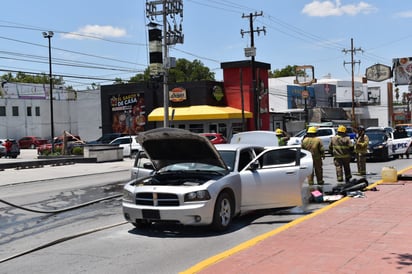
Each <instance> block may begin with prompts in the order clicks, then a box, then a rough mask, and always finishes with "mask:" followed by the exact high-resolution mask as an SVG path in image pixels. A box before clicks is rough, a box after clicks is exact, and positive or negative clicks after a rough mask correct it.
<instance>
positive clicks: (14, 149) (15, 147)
mask: <svg viewBox="0 0 412 274" xmlns="http://www.w3.org/2000/svg"><path fill="white" fill-rule="evenodd" d="M6 140H9V141H10V142H11V143H12V145H11V151H10V153H9V154H7V151H6V147H5V145H4V144H5V143H6ZM0 146H2V147H3V148H4V155H2V153H1V152H0V157H2V156H3V157H9V158H17V156H19V155H20V147H19V143H18V142H17V141H16V140H14V139H0ZM2 150H3V149H1V151H2Z"/></svg>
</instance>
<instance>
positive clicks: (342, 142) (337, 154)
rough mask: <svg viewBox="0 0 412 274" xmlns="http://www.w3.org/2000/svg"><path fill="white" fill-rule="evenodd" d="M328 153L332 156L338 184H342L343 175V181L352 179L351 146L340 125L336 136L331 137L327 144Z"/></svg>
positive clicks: (344, 128)
mask: <svg viewBox="0 0 412 274" xmlns="http://www.w3.org/2000/svg"><path fill="white" fill-rule="evenodd" d="M329 151H330V152H331V153H332V155H333V163H334V165H335V167H336V177H337V180H338V182H343V174H345V181H346V182H349V180H350V179H351V178H352V173H351V171H350V159H351V154H352V151H353V145H352V142H351V140H350V138H349V136H346V127H344V126H342V125H341V126H339V127H338V134H337V135H335V136H333V137H332V140H331V142H330V144H329Z"/></svg>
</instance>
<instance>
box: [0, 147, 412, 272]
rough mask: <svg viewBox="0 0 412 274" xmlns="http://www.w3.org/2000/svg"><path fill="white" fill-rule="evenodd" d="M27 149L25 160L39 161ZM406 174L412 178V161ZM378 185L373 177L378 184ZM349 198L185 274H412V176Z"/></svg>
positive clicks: (57, 172)
mask: <svg viewBox="0 0 412 274" xmlns="http://www.w3.org/2000/svg"><path fill="white" fill-rule="evenodd" d="M36 157H37V155H36V154H35V151H34V150H22V155H21V156H20V157H19V158H18V159H4V158H1V159H0V163H2V162H5V161H25V160H27V159H30V160H32V159H36ZM132 165H133V159H130V158H124V160H123V161H116V162H105V163H80V164H70V165H61V166H44V167H40V168H29V169H19V170H16V169H5V170H2V171H0V186H1V185H3V186H4V185H8V184H16V183H22V182H27V181H38V180H46V179H52V178H64V177H72V176H82V175H86V174H87V175H89V174H93V173H104V172H113V171H120V170H130V168H131V167H132ZM398 173H399V174H405V175H409V176H412V166H410V167H408V168H406V169H403V170H400V171H399V172H398ZM371 183H372V182H371ZM368 189H369V190H368V191H365V192H363V193H362V195H357V196H355V197H345V198H343V199H341V200H339V201H337V202H334V203H331V204H329V205H327V206H325V207H323V208H322V209H320V210H317V211H315V212H314V213H311V214H309V215H306V216H303V217H301V218H298V219H296V220H294V221H292V222H290V223H288V224H286V225H284V226H281V227H279V228H277V229H275V230H273V231H270V232H268V233H266V234H263V235H260V236H258V237H256V238H253V239H251V240H249V241H247V242H244V243H242V244H240V245H238V246H236V247H233V248H231V249H228V250H227V251H225V252H222V253H220V254H216V255H215V256H213V257H211V258H208V259H206V260H204V261H202V262H199V263H198V264H196V265H194V266H192V267H191V268H189V269H187V270H186V271H184V272H182V273H203V274H207V273H213V274H214V273H226V274H231V273H233V274H242V273H244V274H253V273H294V274H298V273H412V206H411V203H410V200H411V197H412V181H410V180H399V181H397V182H391V183H388V182H384V181H382V180H378V181H377V182H373V184H372V185H370V186H369V187H368Z"/></svg>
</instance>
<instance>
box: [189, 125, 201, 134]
mask: <svg viewBox="0 0 412 274" xmlns="http://www.w3.org/2000/svg"><path fill="white" fill-rule="evenodd" d="M189 131H191V132H194V133H202V132H203V124H190V125H189Z"/></svg>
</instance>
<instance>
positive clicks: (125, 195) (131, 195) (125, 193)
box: [123, 189, 134, 202]
mask: <svg viewBox="0 0 412 274" xmlns="http://www.w3.org/2000/svg"><path fill="white" fill-rule="evenodd" d="M123 201H128V202H134V193H133V192H130V191H128V190H126V189H123Z"/></svg>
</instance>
